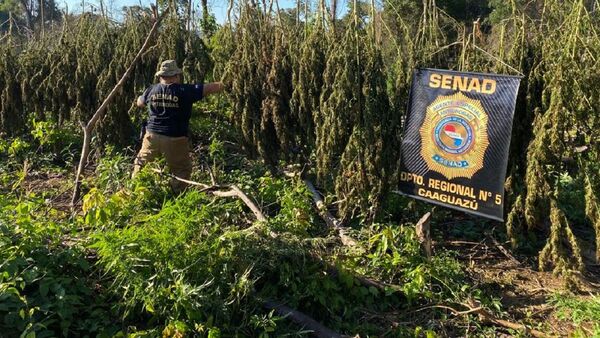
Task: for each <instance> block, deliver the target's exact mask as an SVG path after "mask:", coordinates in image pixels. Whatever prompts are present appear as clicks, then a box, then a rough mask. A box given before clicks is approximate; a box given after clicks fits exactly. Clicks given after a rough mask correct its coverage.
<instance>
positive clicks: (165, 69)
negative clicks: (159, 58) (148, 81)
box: [156, 60, 182, 77]
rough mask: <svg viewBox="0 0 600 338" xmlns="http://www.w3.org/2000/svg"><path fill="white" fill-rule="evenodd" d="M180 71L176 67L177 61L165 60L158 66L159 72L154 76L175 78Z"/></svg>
mask: <svg viewBox="0 0 600 338" xmlns="http://www.w3.org/2000/svg"><path fill="white" fill-rule="evenodd" d="M181 73H182V71H181V69H179V67H177V61H175V60H165V61H163V62H162V63H161V64H160V70H159V71H158V72H156V76H163V77H164V76H167V77H168V76H175V75H177V74H181Z"/></svg>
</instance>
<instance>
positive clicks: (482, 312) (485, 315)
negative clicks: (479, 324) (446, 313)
mask: <svg viewBox="0 0 600 338" xmlns="http://www.w3.org/2000/svg"><path fill="white" fill-rule="evenodd" d="M471 303H472V302H471ZM463 305H464V306H467V307H469V311H470V310H473V311H472V312H473V313H476V314H478V315H479V316H480V317H481V318H482V319H483V320H484V321H487V322H489V323H492V324H495V325H499V326H503V327H506V328H509V329H513V330H523V331H525V333H527V334H530V335H532V336H534V337H536V338H545V337H548V335H546V334H545V333H543V332H541V331H538V330H535V329H531V328H529V327H528V326H527V325H524V324H518V323H513V322H511V321H508V320H504V319H499V318H496V316H494V315H493V314H491V313H490V312H488V311H487V310H486V309H484V308H482V307H479V306H476V304H471V305H466V304H463ZM475 310H476V311H475Z"/></svg>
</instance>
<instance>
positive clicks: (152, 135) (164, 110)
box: [133, 60, 223, 193]
mask: <svg viewBox="0 0 600 338" xmlns="http://www.w3.org/2000/svg"><path fill="white" fill-rule="evenodd" d="M181 73H182V71H181V69H179V67H177V63H176V62H175V60H166V61H163V62H162V63H161V65H160V70H159V71H158V72H157V73H156V76H157V77H158V78H159V83H157V84H154V85H152V86H150V87H148V88H147V89H146V90H145V91H144V93H143V94H142V95H141V96H140V97H138V99H137V106H138V107H140V108H143V107H146V106H147V107H148V111H149V113H150V116H149V119H148V125H147V126H146V135H145V136H144V140H143V142H142V149H140V152H139V153H138V156H137V157H136V159H135V163H134V168H133V176H135V175H136V174H137V173H138V172H139V170H140V169H141V167H142V166H143V165H144V164H145V163H147V162H150V161H152V160H154V159H156V158H157V157H159V156H161V155H162V156H164V157H165V160H166V161H167V166H168V167H169V169H170V171H171V173H172V174H173V175H175V176H177V177H180V178H183V179H189V178H190V175H191V173H192V161H191V158H190V147H189V141H188V137H187V134H188V126H189V122H190V117H191V114H192V105H193V104H194V103H195V102H198V101H200V100H201V99H202V98H203V97H205V96H207V95H210V94H214V93H219V92H221V91H222V90H223V84H222V83H221V82H213V83H205V84H182V83H181ZM171 187H172V188H173V191H174V192H176V193H179V192H181V191H183V190H184V189H185V187H186V184H185V183H183V182H181V181H178V180H175V179H172V180H171Z"/></svg>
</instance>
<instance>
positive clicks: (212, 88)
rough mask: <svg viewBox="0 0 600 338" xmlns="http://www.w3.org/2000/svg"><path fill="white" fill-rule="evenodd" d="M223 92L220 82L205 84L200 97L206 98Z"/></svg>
mask: <svg viewBox="0 0 600 338" xmlns="http://www.w3.org/2000/svg"><path fill="white" fill-rule="evenodd" d="M222 91H223V83H222V82H210V83H205V84H204V86H203V89H202V96H207V95H210V94H216V93H220V92H222Z"/></svg>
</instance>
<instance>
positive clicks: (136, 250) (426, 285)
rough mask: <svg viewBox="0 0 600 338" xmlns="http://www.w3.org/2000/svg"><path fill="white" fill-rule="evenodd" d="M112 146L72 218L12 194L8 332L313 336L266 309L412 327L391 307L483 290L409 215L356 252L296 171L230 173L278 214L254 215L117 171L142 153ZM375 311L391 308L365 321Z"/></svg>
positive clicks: (3, 221) (329, 322) (4, 313)
mask: <svg viewBox="0 0 600 338" xmlns="http://www.w3.org/2000/svg"><path fill="white" fill-rule="evenodd" d="M107 153H110V152H107ZM111 154H112V155H111V156H110V157H106V158H105V159H103V161H102V162H101V164H100V165H99V166H98V167H97V174H96V176H95V179H94V181H93V182H92V181H89V182H88V185H89V186H90V189H89V190H88V192H87V194H86V195H85V197H84V200H83V213H81V214H78V215H76V216H74V217H73V216H71V215H70V214H69V213H68V212H65V211H59V210H56V209H54V208H53V206H52V205H51V203H50V202H49V199H48V198H42V197H39V196H37V195H35V194H28V195H24V194H17V193H16V192H12V193H9V194H8V195H7V197H6V198H3V199H2V202H1V203H2V215H1V218H0V227H1V229H2V241H1V246H2V247H1V250H0V255H1V257H0V258H1V260H0V262H2V263H1V264H2V271H3V272H2V275H1V276H2V277H1V278H2V279H1V280H0V291H1V294H0V297H1V299H2V300H3V301H2V302H1V303H2V306H0V317H2V320H3V321H2V324H1V325H2V327H3V328H7V329H8V330H9V331H7V332H12V333H14V335H19V334H24V335H27V334H33V333H35V334H36V336H42V337H43V336H55V335H69V336H83V335H91V336H98V335H100V336H102V335H104V336H112V335H114V334H119V335H134V336H149V337H152V336H163V335H165V336H177V335H180V336H181V335H183V336H207V335H208V336H213V337H214V336H219V335H221V336H248V337H250V336H260V335H262V336H265V337H266V336H275V335H280V334H300V335H305V334H306V332H304V333H303V331H302V330H301V327H299V326H296V325H294V324H293V323H292V322H291V321H289V320H287V319H283V318H281V317H279V316H277V315H276V314H275V313H273V312H272V311H270V310H267V309H266V308H265V307H264V306H263V304H264V302H265V301H278V302H283V303H285V304H287V305H289V306H291V307H292V308H295V309H297V310H299V311H302V312H304V313H305V314H307V315H309V316H311V317H313V318H315V319H317V320H318V321H319V322H321V323H322V324H324V325H326V326H328V327H330V328H332V329H334V330H338V331H340V332H344V333H348V334H356V333H360V334H361V335H399V334H400V335H406V334H408V335H412V334H413V333H414V332H415V328H416V326H417V325H415V326H414V327H413V326H411V325H408V326H397V327H395V328H394V327H392V326H390V325H387V326H386V325H383V326H382V323H385V324H389V323H387V322H386V319H384V318H385V316H384V314H388V313H395V312H402V311H410V309H415V308H417V307H419V306H423V305H426V304H430V303H438V302H451V301H452V300H456V299H457V297H466V296H469V295H471V293H472V291H471V290H470V289H469V288H468V286H466V284H465V283H466V280H465V276H464V275H463V273H462V268H461V266H460V264H459V263H457V261H456V260H455V259H453V258H452V257H451V256H450V255H449V254H447V253H441V254H439V255H436V256H435V257H434V258H433V259H432V260H431V261H427V260H426V259H425V258H424V257H423V256H422V255H421V253H420V249H419V247H418V245H417V244H416V243H417V242H416V241H415V233H414V229H413V227H411V226H410V225H409V224H407V225H404V226H398V225H392V224H373V225H371V226H364V227H363V228H362V229H360V230H355V231H354V232H353V235H354V236H356V238H357V239H358V240H359V245H358V246H357V247H344V246H342V245H341V244H340V243H339V241H338V240H337V238H336V237H335V235H334V234H333V233H331V232H330V231H329V230H328V229H326V227H325V224H324V223H323V222H322V221H321V219H320V218H319V216H318V215H317V214H316V213H315V212H314V210H313V207H312V202H311V197H310V195H309V193H308V192H307V190H306V188H305V187H304V185H303V184H302V182H301V181H299V180H294V179H289V178H280V177H273V176H272V175H271V174H269V173H268V171H267V170H266V169H264V168H263V170H260V166H257V167H255V168H254V171H253V170H250V171H248V172H241V171H231V172H228V173H227V174H224V175H223V176H222V178H223V180H224V181H226V182H231V183H235V184H237V185H238V186H239V187H240V189H242V190H243V191H244V192H246V193H247V194H248V195H249V196H251V198H253V199H254V200H255V201H256V202H257V204H258V205H260V206H261V208H262V209H263V211H264V212H265V214H266V216H267V218H268V221H267V222H256V221H255V219H254V216H253V214H252V213H251V212H250V211H249V210H248V209H247V207H246V206H245V205H244V204H243V203H242V202H240V201H239V200H238V199H236V198H215V197H214V196H212V195H210V194H208V193H205V192H200V191H198V190H197V189H196V190H194V189H190V190H189V191H188V192H186V193H184V194H182V195H180V196H173V195H172V194H171V193H170V191H169V190H168V189H167V187H168V179H167V178H166V177H161V176H160V175H158V174H156V173H154V172H152V171H150V170H144V171H142V173H141V174H140V175H139V176H138V177H136V179H134V180H131V179H129V178H128V176H126V175H125V173H126V170H124V169H123V170H121V169H119V168H125V167H126V166H125V163H126V162H129V161H130V160H131V159H130V158H128V157H126V156H122V155H119V154H116V153H111ZM120 173H121V174H120ZM255 174H256V175H257V176H253V175H255ZM258 174H262V175H258ZM107 175H108V176H110V175H113V176H111V178H110V179H109V178H107V177H108V176H107ZM361 278H369V279H372V280H375V281H379V282H381V283H385V284H386V285H387V286H385V287H383V288H377V287H374V286H372V285H366V284H364V283H363V282H361ZM373 314H381V317H380V316H379V315H375V316H374V319H373V320H371V321H364V320H362V318H365V316H373ZM440 315H441V314H440ZM431 316H432V318H435V317H437V316H438V315H437V314H435V313H432V314H431ZM418 330H420V331H419V332H425V331H427V328H425V329H424V328H422V327H420V326H419V329H418ZM423 330H425V331H423ZM119 332H120V333H119ZM11 335H12V334H11ZM31 336H33V335H31Z"/></svg>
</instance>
